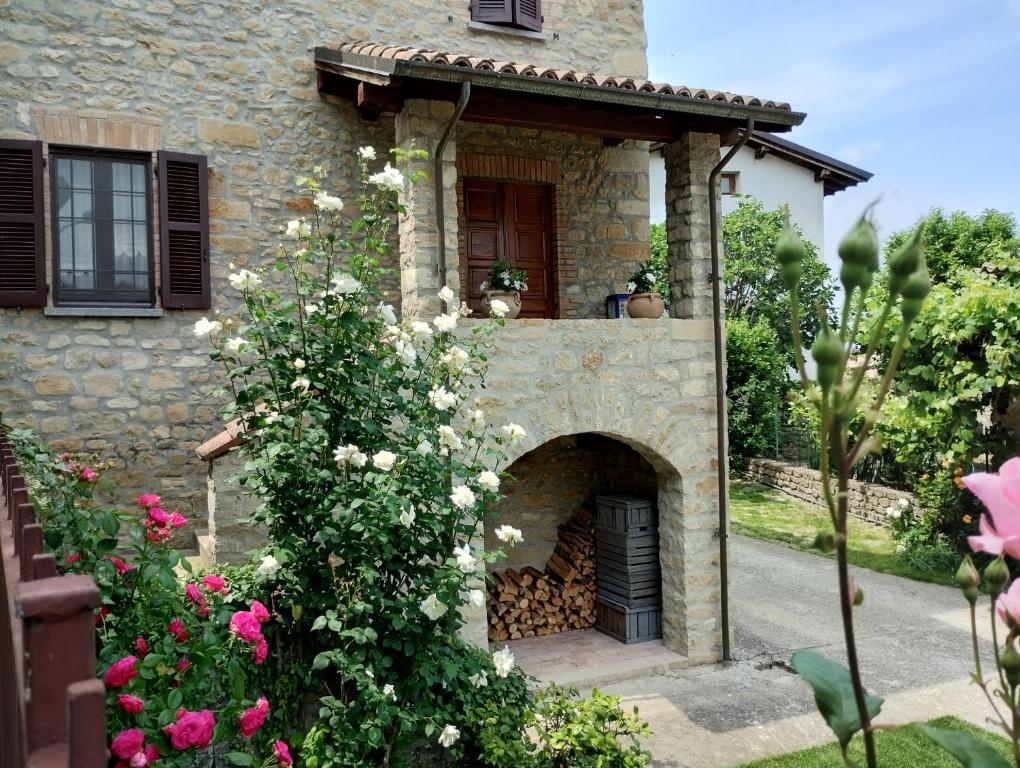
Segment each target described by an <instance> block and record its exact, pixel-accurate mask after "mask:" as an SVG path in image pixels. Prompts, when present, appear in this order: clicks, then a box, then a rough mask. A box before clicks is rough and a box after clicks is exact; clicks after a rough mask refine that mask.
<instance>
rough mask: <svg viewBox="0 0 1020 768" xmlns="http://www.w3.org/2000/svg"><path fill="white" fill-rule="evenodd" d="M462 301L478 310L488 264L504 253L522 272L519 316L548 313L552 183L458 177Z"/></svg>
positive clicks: (547, 314)
mask: <svg viewBox="0 0 1020 768" xmlns="http://www.w3.org/2000/svg"><path fill="white" fill-rule="evenodd" d="M464 219H465V231H464V244H465V249H466V251H467V279H468V291H467V295H468V304H469V305H470V306H471V308H472V309H474V310H476V311H480V310H481V298H482V292H481V284H482V283H483V282H484V281H485V279H486V276H487V275H488V272H489V267H490V266H491V265H492V263H493V262H494V261H496V260H498V259H507V260H508V261H511V262H513V263H515V264H516V265H517V268H518V269H523V270H525V271H526V272H527V273H528V290H527V291H525V292H524V293H522V294H521V314H520V317H547V318H551V317H552V316H553V253H552V187H550V186H548V185H543V184H516V183H511V182H501V181H492V180H490V179H466V180H465V181H464Z"/></svg>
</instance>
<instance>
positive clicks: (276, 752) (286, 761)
mask: <svg viewBox="0 0 1020 768" xmlns="http://www.w3.org/2000/svg"><path fill="white" fill-rule="evenodd" d="M273 757H275V758H276V762H277V763H278V764H279V765H281V766H288V765H294V759H293V758H292V757H291V756H290V750H289V749H287V742H285V741H276V742H274V743H273Z"/></svg>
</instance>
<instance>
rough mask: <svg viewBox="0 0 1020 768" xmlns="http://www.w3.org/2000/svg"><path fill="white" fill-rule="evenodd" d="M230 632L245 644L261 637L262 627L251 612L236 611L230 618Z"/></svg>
mask: <svg viewBox="0 0 1020 768" xmlns="http://www.w3.org/2000/svg"><path fill="white" fill-rule="evenodd" d="M230 631H231V632H233V633H234V634H235V635H237V636H238V637H239V638H241V639H242V640H244V641H245V642H247V643H254V642H255V641H256V640H258V639H259V638H260V637H262V625H261V624H259V620H258V619H256V618H255V616H254V615H253V614H252V613H251V611H237V613H235V614H234V615H233V616H231V617H230Z"/></svg>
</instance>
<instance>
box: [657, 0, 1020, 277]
mask: <svg viewBox="0 0 1020 768" xmlns="http://www.w3.org/2000/svg"><path fill="white" fill-rule="evenodd" d="M645 28H646V29H647V31H648V65H649V73H650V77H651V79H653V80H656V81H665V82H669V83H673V84H677V85H687V86H692V87H698V88H711V89H715V90H725V91H731V92H736V93H742V94H751V95H754V96H758V97H760V98H762V99H775V100H779V101H787V102H789V103H790V104H791V106H792V107H793V109H794V110H796V111H798V112H806V113H807V118H806V119H805V120H804V122H803V124H802V125H800V126H799V127H796V128H794V129H793V131H792V132H791V133H787V134H783V136H784V138H789V139H790V140H792V141H795V142H797V143H799V144H803V145H805V146H807V147H810V148H811V149H814V150H817V151H819V152H823V153H825V154H828V155H831V156H833V157H835V158H837V159H839V160H843V161H844V162H847V163H851V164H852V165H856V166H858V167H860V168H863V169H865V170H867V171H871V172H872V173H874V174H875V176H874V178H873V179H871V181H869V182H868V183H866V184H862V185H858V186H857V187H855V188H852V189H849V190H847V191H845V192H839V193H837V194H835V195H833V196H830V197H828V198H826V202H825V241H826V251H827V253H826V259H827V260H828V261H829V262H830V264H835V263H837V257H836V256H835V250H836V247H837V245H838V242H839V240H840V238H841V237H842V235H843V234H844V233H845V232H846V230H847V229H848V228H849V227H850V226H851V225H852V224H853V222H854V221H855V220H856V218H857V217H858V216H859V215H860V213H861V211H862V210H863V209H864V208H865V206H867V205H868V204H869V203H871V202H872V201H874V200H876V199H877V200H878V201H879V202H878V206H877V207H876V210H875V217H876V223H877V225H878V227H879V230H880V233H881V234H883V235H885V234H888V233H889V232H893V231H896V230H898V229H902V228H904V227H907V226H910V225H911V224H913V223H914V222H915V221H916V220H917V219H918V218H919V217H921V216H922V215H923V214H925V213H926V212H927V211H929V210H930V209H931V208H934V207H941V208H944V209H946V210H964V211H967V212H968V213H979V212H980V211H982V210H984V209H985V208H997V209H999V210H1003V211H1007V212H1010V213H1012V214H1013V215H1014V216H1015V217H1017V218H1018V219H1020V137H1018V130H1020V0H883V1H882V2H876V1H875V0H829V1H828V2H826V1H825V0H812V1H805V0H793V1H791V0H782V2H773V3H762V2H760V1H759V2H753V3H752V2H747V1H746V0H731V2H727V3H720V2H697V0H684V1H682V2H681V0H645Z"/></svg>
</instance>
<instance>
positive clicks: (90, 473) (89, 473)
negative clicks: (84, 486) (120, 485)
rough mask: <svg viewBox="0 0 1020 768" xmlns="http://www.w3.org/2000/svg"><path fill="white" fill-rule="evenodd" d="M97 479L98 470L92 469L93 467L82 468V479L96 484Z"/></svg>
mask: <svg viewBox="0 0 1020 768" xmlns="http://www.w3.org/2000/svg"><path fill="white" fill-rule="evenodd" d="M97 477H98V475H97V474H96V470H94V469H92V467H82V470H81V479H82V480H84V481H85V482H86V483H94V482H96V478H97Z"/></svg>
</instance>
